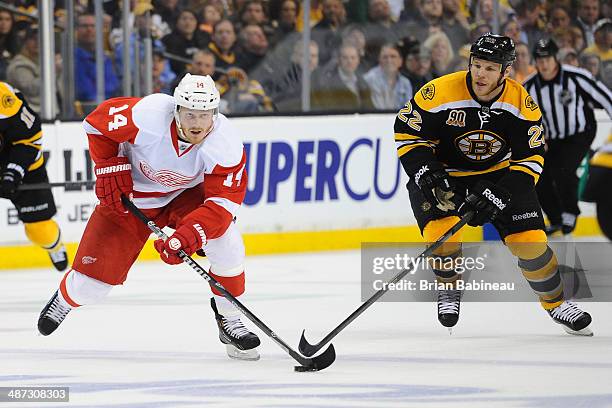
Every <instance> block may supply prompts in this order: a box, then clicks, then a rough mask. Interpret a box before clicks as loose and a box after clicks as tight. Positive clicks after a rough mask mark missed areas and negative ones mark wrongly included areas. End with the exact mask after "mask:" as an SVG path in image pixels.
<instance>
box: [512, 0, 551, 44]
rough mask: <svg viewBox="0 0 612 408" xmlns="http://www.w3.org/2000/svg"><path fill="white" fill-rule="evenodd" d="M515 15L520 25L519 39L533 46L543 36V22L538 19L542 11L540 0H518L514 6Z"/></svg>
mask: <svg viewBox="0 0 612 408" xmlns="http://www.w3.org/2000/svg"><path fill="white" fill-rule="evenodd" d="M514 10H515V11H516V17H517V20H518V23H519V25H520V26H521V37H520V38H521V41H522V42H524V43H525V44H527V45H528V46H529V48H530V49H532V48H533V46H534V44H535V43H537V42H538V41H539V40H540V39H542V38H544V30H543V29H544V23H543V21H542V20H541V19H540V14H541V13H542V12H543V10H544V9H543V6H542V2H541V0H520V1H519V2H518V4H517V5H516V7H515V8H514Z"/></svg>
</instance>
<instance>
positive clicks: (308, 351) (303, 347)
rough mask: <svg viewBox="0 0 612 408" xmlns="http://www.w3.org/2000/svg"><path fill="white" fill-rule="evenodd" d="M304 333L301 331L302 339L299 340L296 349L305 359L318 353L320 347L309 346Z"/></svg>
mask: <svg viewBox="0 0 612 408" xmlns="http://www.w3.org/2000/svg"><path fill="white" fill-rule="evenodd" d="M305 333H306V330H302V337H301V338H300V345H299V346H298V349H299V350H300V353H302V354H303V355H305V356H306V357H311V356H314V355H315V353H316V352H317V351H319V349H320V347H317V346H313V345H312V344H310V343H309V342H308V340H306V336H305Z"/></svg>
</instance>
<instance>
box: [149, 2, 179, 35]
mask: <svg viewBox="0 0 612 408" xmlns="http://www.w3.org/2000/svg"><path fill="white" fill-rule="evenodd" d="M153 4H154V6H155V11H154V13H155V14H158V15H159V16H160V17H161V19H162V21H163V22H165V23H166V24H167V25H168V27H169V28H170V29H171V30H172V29H173V28H174V27H175V26H176V21H177V20H178V17H179V14H180V8H179V0H155V1H154V2H153Z"/></svg>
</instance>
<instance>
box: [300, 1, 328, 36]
mask: <svg viewBox="0 0 612 408" xmlns="http://www.w3.org/2000/svg"><path fill="white" fill-rule="evenodd" d="M305 12H309V13H310V26H311V27H314V25H315V24H317V23H318V22H319V21H321V19H322V18H323V2H322V1H321V0H311V1H310V10H308V11H305V10H304V7H300V9H299V10H298V16H297V20H296V21H297V31H299V32H302V30H303V29H304V13H305Z"/></svg>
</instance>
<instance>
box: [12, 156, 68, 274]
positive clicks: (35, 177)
mask: <svg viewBox="0 0 612 408" xmlns="http://www.w3.org/2000/svg"><path fill="white" fill-rule="evenodd" d="M47 182H49V178H48V177H47V172H46V170H45V168H44V167H41V168H39V169H36V170H33V171H31V172H28V173H26V175H25V177H24V179H23V183H24V184H31V183H47ZM13 204H14V205H15V207H16V208H17V212H18V215H19V219H20V220H21V221H22V222H23V225H24V228H25V233H26V236H27V237H28V239H29V240H30V242H32V243H33V244H35V245H37V246H39V247H41V248H42V249H44V250H45V251H47V253H48V254H49V258H51V262H52V263H53V266H54V267H55V268H56V269H57V270H58V271H60V272H61V271H63V270H65V269H66V267H67V266H68V256H67V254H66V248H65V247H64V244H63V243H62V239H61V235H62V234H61V231H60V228H59V225H58V224H57V222H55V220H53V219H52V217H53V216H54V215H55V214H56V212H57V210H56V208H55V201H54V200H53V194H52V193H51V190H50V189H47V190H26V191H20V192H18V193H17V194H16V195H15V197H14V198H13Z"/></svg>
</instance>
